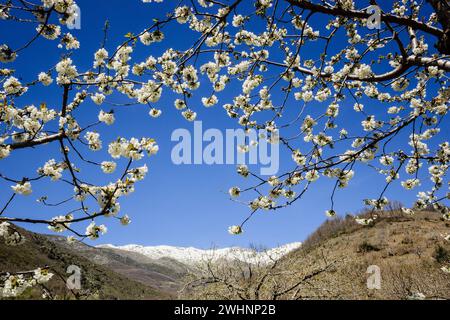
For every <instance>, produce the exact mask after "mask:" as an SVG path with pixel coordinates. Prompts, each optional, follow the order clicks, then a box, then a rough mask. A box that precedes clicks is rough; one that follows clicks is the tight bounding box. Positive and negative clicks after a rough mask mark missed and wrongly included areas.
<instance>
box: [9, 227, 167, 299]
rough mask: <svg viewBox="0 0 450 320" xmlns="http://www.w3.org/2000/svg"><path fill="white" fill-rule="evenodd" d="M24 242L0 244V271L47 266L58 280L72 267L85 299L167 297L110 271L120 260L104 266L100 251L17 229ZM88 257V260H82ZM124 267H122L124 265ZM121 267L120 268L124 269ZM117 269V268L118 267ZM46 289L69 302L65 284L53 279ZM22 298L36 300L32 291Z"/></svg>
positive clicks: (35, 293) (113, 260) (130, 278)
mask: <svg viewBox="0 0 450 320" xmlns="http://www.w3.org/2000/svg"><path fill="white" fill-rule="evenodd" d="M18 229H19V230H20V232H21V234H22V235H24V236H25V238H26V242H25V243H24V244H23V245H21V246H17V247H11V246H6V245H5V244H3V243H2V242H0V270H5V271H9V272H21V271H28V270H33V269H35V268H37V267H43V266H49V267H51V268H52V270H54V271H56V272H57V273H58V274H59V275H61V276H62V277H67V276H69V275H70V274H66V270H67V267H68V266H70V265H76V266H78V267H80V268H81V270H82V278H81V285H82V290H81V291H80V292H78V293H81V294H82V295H83V297H87V298H89V299H165V298H170V297H171V296H172V295H171V294H170V293H167V292H164V291H162V290H160V289H158V288H156V287H152V286H150V285H148V284H147V285H145V284H142V283H140V282H137V281H134V280H132V277H127V276H126V275H124V274H119V273H118V272H115V271H113V270H114V269H113V268H111V267H110V266H108V264H112V265H118V264H119V262H117V261H120V259H116V258H117V257H114V256H110V257H111V259H109V260H108V261H109V262H108V263H106V264H105V263H104V261H106V260H103V261H102V260H101V258H102V257H103V258H105V257H106V256H107V255H106V254H104V253H102V252H98V251H100V250H98V249H95V248H92V247H89V246H87V245H84V244H81V243H78V244H76V245H75V246H72V245H69V244H67V242H66V241H65V239H64V238H62V237H53V236H45V235H40V234H36V233H32V232H28V231H26V230H23V229H20V228H18ZM88 256H90V258H89V259H87V258H86V257H88ZM124 265H125V264H124ZM124 265H123V266H124ZM118 268H119V266H118ZM48 287H49V289H50V290H51V291H52V292H53V293H54V294H57V296H58V298H60V299H73V298H74V296H73V295H72V294H71V293H70V292H69V291H68V290H67V289H66V286H65V282H64V281H63V280H62V279H61V278H60V277H58V276H56V275H55V276H54V277H53V279H52V280H51V281H50V282H49V284H48ZM22 298H33V299H37V298H40V293H38V292H37V291H36V290H32V291H31V292H27V293H26V294H25V295H24V296H22Z"/></svg>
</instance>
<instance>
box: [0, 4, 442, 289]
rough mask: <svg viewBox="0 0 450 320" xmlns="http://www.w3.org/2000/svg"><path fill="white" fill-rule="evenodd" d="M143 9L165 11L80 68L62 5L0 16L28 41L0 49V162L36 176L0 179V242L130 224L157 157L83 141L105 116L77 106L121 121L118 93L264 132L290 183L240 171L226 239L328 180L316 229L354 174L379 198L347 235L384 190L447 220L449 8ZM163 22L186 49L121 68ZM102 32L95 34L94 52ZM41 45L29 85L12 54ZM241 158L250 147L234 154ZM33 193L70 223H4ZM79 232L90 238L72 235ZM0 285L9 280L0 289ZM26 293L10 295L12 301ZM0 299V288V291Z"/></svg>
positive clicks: (137, 144)
mask: <svg viewBox="0 0 450 320" xmlns="http://www.w3.org/2000/svg"><path fill="white" fill-rule="evenodd" d="M134 1H139V0H134ZM142 1H143V2H145V3H149V4H148V5H149V6H155V8H156V7H157V8H158V10H166V11H167V14H166V15H165V18H164V19H159V20H158V19H153V20H150V21H152V22H151V24H150V25H149V26H148V27H147V28H146V29H145V30H124V34H126V40H125V41H121V40H117V39H110V40H109V42H106V41H103V44H102V45H101V46H100V47H99V48H98V50H97V51H96V52H95V54H94V56H93V57H92V60H93V61H92V66H91V68H89V69H86V70H81V69H80V67H79V66H77V65H75V64H74V62H73V59H72V58H73V57H74V56H77V55H81V54H83V55H86V54H88V53H83V50H81V49H80V43H79V41H78V40H77V39H76V37H75V36H74V35H73V34H72V33H71V32H70V29H68V28H67V26H71V25H72V24H73V23H74V21H76V19H77V12H78V11H77V6H76V3H75V1H74V0H42V1H38V0H34V1H24V0H4V1H2V2H1V4H0V19H2V20H5V21H0V23H6V22H8V23H10V24H11V23H13V24H26V25H27V26H30V36H29V39H24V43H23V45H22V46H20V47H13V46H11V45H10V44H8V43H0V62H1V64H2V69H0V85H1V89H0V101H1V103H0V126H1V133H0V161H1V159H6V158H10V157H14V156H15V154H20V156H22V157H29V160H30V166H33V167H35V175H33V176H26V177H23V176H22V175H21V173H20V172H15V171H13V172H4V171H3V168H0V179H2V180H4V181H6V182H8V183H9V184H10V189H9V190H2V193H3V194H5V193H8V192H9V193H10V194H11V195H10V197H9V198H8V200H7V201H6V202H5V204H3V205H2V206H0V236H1V237H2V238H4V240H5V242H6V243H7V244H9V245H19V244H21V243H22V242H23V240H24V239H23V237H22V236H21V235H20V232H19V231H18V230H16V228H15V227H14V223H31V224H42V225H47V226H48V228H49V229H50V230H52V231H54V232H65V231H68V232H71V233H72V234H73V236H70V237H69V240H74V239H75V238H78V239H80V240H82V239H85V238H90V239H96V238H98V237H99V236H100V235H101V234H102V233H105V232H106V230H107V229H106V226H105V225H102V224H98V223H97V222H96V221H97V218H99V217H111V218H113V219H117V220H118V221H120V223H122V224H124V225H126V224H128V223H129V222H130V218H129V217H128V216H126V215H121V214H120V203H119V199H120V198H121V197H123V196H127V195H129V194H131V193H132V192H133V191H134V188H135V185H136V183H137V182H139V181H141V180H143V179H144V177H145V175H146V174H147V170H148V169H147V166H146V164H145V163H144V161H143V158H144V156H145V155H149V156H152V155H155V154H156V153H157V151H158V145H157V143H156V141H155V140H153V139H151V138H149V137H137V138H124V137H123V135H125V133H122V134H120V133H119V136H118V137H117V139H115V140H113V141H103V140H102V137H101V136H100V133H99V132H98V130H97V128H99V127H104V126H113V125H114V121H115V114H114V112H110V111H104V110H101V109H100V110H97V111H96V112H95V114H94V113H93V112H91V111H86V110H85V109H84V105H86V104H88V103H89V102H90V101H92V102H93V103H95V104H96V105H99V106H102V105H106V104H108V106H109V107H110V106H114V107H115V108H120V107H121V105H119V104H113V103H112V101H111V99H112V96H113V94H121V95H124V96H125V97H127V98H128V99H129V100H130V102H129V103H130V104H139V105H142V106H143V107H145V108H148V109H149V116H150V117H153V118H158V117H159V116H160V115H161V114H162V112H163V110H162V109H161V107H159V106H158V101H159V100H160V98H161V96H162V95H163V94H167V95H168V94H170V95H171V96H172V95H175V96H176V98H174V99H173V100H174V101H173V106H174V108H176V109H177V110H179V113H180V116H182V117H184V118H185V119H186V120H187V121H194V120H195V119H196V118H197V113H196V108H199V106H198V104H196V103H195V102H193V101H194V100H193V97H194V96H195V94H196V91H198V90H199V88H200V87H201V88H202V92H209V93H210V94H208V95H204V94H203V96H202V97H201V98H202V99H201V101H202V102H203V105H204V107H208V108H209V107H214V106H217V105H221V106H223V108H224V117H226V116H228V117H230V118H232V119H236V123H237V125H238V126H241V127H242V128H243V129H245V130H250V129H263V130H266V131H267V135H266V136H261V137H260V139H267V140H268V141H269V142H270V143H278V144H280V146H282V147H284V149H285V150H286V151H287V152H289V153H290V154H291V155H292V161H291V163H288V164H285V165H284V166H285V167H289V169H287V170H285V172H281V173H279V174H278V175H276V176H272V177H263V176H259V175H257V174H256V173H253V172H251V171H250V170H249V168H248V167H247V166H245V165H240V166H238V169H237V172H238V174H240V175H241V176H243V177H244V178H246V180H250V181H249V182H247V184H248V185H247V186H246V187H232V188H231V189H230V195H231V197H232V199H233V200H235V201H237V202H239V203H243V204H245V205H248V206H249V207H250V215H249V216H248V217H247V218H246V219H245V220H244V221H243V223H241V224H239V225H236V226H232V227H230V229H229V231H230V233H232V234H240V233H242V232H243V228H244V225H245V224H246V223H247V222H248V221H249V220H250V219H251V217H252V216H253V215H254V214H255V213H256V212H258V211H261V210H277V209H281V208H283V207H286V206H289V205H292V204H294V203H295V202H297V201H298V200H300V199H301V198H302V197H303V195H304V194H305V193H306V192H309V190H310V189H313V188H314V183H315V181H317V180H318V179H330V180H331V181H332V182H333V188H331V189H330V210H329V211H327V215H329V216H334V215H336V212H335V210H334V203H335V196H336V195H337V193H338V190H339V189H340V188H345V187H347V185H348V184H349V182H350V180H351V179H352V178H353V177H354V176H355V175H356V174H357V172H358V169H360V168H362V167H364V166H367V167H368V168H370V169H373V170H375V171H376V172H378V173H379V174H380V175H382V176H384V177H385V181H386V183H385V184H383V185H381V186H380V195H379V197H378V198H376V199H366V200H365V203H366V204H367V205H369V206H371V207H372V208H373V214H372V218H370V219H358V220H357V221H356V222H358V223H361V224H370V223H371V221H373V219H376V217H377V214H378V211H380V210H382V209H383V207H384V206H385V205H387V204H388V202H389V200H388V199H387V198H386V197H385V194H386V192H387V190H388V188H389V186H390V185H391V184H393V183H400V184H401V185H402V186H403V187H404V188H405V189H407V190H411V189H414V190H415V191H417V192H418V200H417V201H416V203H415V204H414V207H413V208H403V210H404V212H405V213H407V214H414V210H416V209H423V208H426V207H428V206H433V207H434V208H435V209H436V210H437V211H440V212H441V214H442V215H443V217H444V219H446V220H449V219H450V214H449V211H448V207H447V206H446V205H445V201H446V200H448V198H449V193H448V190H445V189H446V187H445V185H446V182H445V180H444V179H445V177H446V174H447V170H448V161H449V156H450V146H449V143H448V141H446V140H445V139H446V137H448V124H449V122H448V119H447V118H446V115H447V112H448V101H449V97H450V90H449V88H448V71H450V59H449V58H450V18H449V17H450V13H449V6H448V2H447V1H439V0H428V1H411V0H401V1H379V2H380V3H378V2H377V1H376V0H370V1H353V0H330V1H319V0H253V1H251V3H249V1H242V0H223V1H219V0H180V1H168V0H166V1H165V4H164V7H163V6H161V5H160V4H158V2H162V0H159V1H157V0H155V1H151V0H142ZM151 2H156V3H151ZM250 4H251V5H250ZM369 9H370V10H369ZM430 12H431V13H432V14H431V15H430ZM124 14H126V13H124ZM172 24H176V25H178V28H180V30H186V31H187V32H190V33H191V34H192V35H195V37H193V40H192V44H191V45H190V46H189V47H185V48H182V47H173V48H172V47H170V46H167V48H166V50H165V51H164V53H163V54H161V55H160V56H155V57H154V56H152V55H148V56H147V57H146V59H144V60H138V59H137V58H135V56H136V55H135V53H136V52H141V51H145V48H146V47H148V46H150V47H151V46H152V45H153V44H154V43H161V44H162V45H164V41H165V40H166V39H165V33H164V30H165V28H166V27H167V26H169V25H172ZM107 34H108V28H107V25H105V40H106V38H107ZM39 41H45V42H46V45H47V46H48V50H64V51H65V53H64V54H63V55H62V57H61V59H60V60H59V61H55V62H54V65H52V66H50V67H49V66H42V72H41V73H39V74H37V75H36V76H35V77H34V78H29V76H26V77H25V76H22V75H20V74H17V72H16V71H15V69H14V67H15V65H20V63H21V53H22V52H23V51H24V50H33V47H34V45H35V43H36V42H39ZM56 47H58V48H56ZM145 52H148V51H145ZM37 63H38V62H37ZM235 83H238V84H239V86H240V87H241V88H242V89H241V91H240V92H235V91H233V98H232V99H231V100H229V101H225V100H226V99H228V98H222V94H225V93H227V92H228V91H227V89H228V88H229V87H230V86H231V85H232V84H235ZM43 86H50V87H53V88H54V91H55V93H59V94H60V95H61V104H60V105H59V106H54V107H53V106H52V107H50V106H47V104H46V103H41V102H40V101H37V102H36V103H35V105H25V104H24V103H23V102H22V101H23V97H25V96H27V95H31V94H35V93H36V92H39V90H40V88H42V87H43ZM89 100H90V101H89ZM39 103H41V104H40V105H38V104H39ZM100 108H101V107H100ZM104 108H106V107H104ZM348 109H351V112H352V113H354V114H353V116H352V118H351V120H349V118H347V117H344V116H342V114H343V113H344V112H343V111H345V112H346V114H348ZM79 110H83V112H85V113H91V121H90V122H88V123H85V120H84V119H83V121H81V120H80V119H79V118H78V117H77V114H79V113H77V111H79ZM355 123H356V125H355ZM441 131H442V132H441ZM44 145H56V146H57V149H58V152H56V153H55V154H52V155H50V156H49V159H48V161H46V162H45V163H42V164H37V163H35V162H33V153H34V152H38V151H39V149H40V148H42V147H43V146H44ZM251 147H254V141H248V146H244V147H242V146H240V150H241V151H243V152H246V151H248V150H249V148H251ZM102 148H105V149H107V150H108V153H109V157H108V159H104V161H102V162H97V161H94V160H91V154H92V153H95V152H98V151H99V150H101V149H102ZM83 165H89V166H92V167H97V168H98V169H99V171H103V173H105V174H106V175H111V176H113V177H114V178H112V179H111V180H112V182H111V183H109V184H106V185H103V184H99V183H98V181H96V180H97V179H96V177H92V176H87V175H85V174H83V170H81V169H80V167H81V166H83ZM423 179H426V180H427V181H428V180H429V179H431V187H429V188H428V187H425V186H423V185H425V183H423V184H422V180H423ZM43 181H48V183H50V184H54V183H59V184H60V185H61V189H62V190H67V198H65V199H52V198H51V196H50V195H48V196H44V197H41V198H40V199H38V200H39V202H40V204H41V205H42V206H44V207H55V206H64V205H66V204H68V203H74V209H71V210H70V211H68V212H65V213H63V214H62V215H60V216H56V217H54V218H52V219H44V218H39V217H36V215H35V214H33V215H30V217H26V218H23V217H22V216H21V217H18V216H17V213H15V212H14V211H11V210H10V208H11V204H12V203H13V202H14V201H20V199H21V198H22V197H26V196H32V194H33V185H34V184H35V183H37V182H39V183H42V182H43ZM429 184H430V182H427V185H429ZM83 222H88V223H89V225H88V226H87V228H86V229H85V230H80V228H79V227H78V226H79V225H82V223H83ZM33 272H34V271H33ZM8 277H14V275H9V274H8V275H7V277H3V278H4V279H9V278H8ZM17 277H19V276H17ZM20 277H21V278H22V280H23V279H24V276H23V275H20ZM32 278H33V276H31V277H30V278H29V279H32ZM17 279H19V278H17ZM27 279H28V278H27ZM13 280H14V279H13ZM22 280H21V281H22ZM5 281H9V280H4V282H5ZM11 281H12V280H11ZM11 281H10V282H11ZM34 282H35V281H33V280H30V281H28V282H27V281H26V280H23V281H22V282H20V281H16V280H15V281H14V283H16V286H17V287H18V288H20V286H21V284H20V283H28V284H29V283H34ZM26 285H27V284H24V286H26ZM9 287H11V286H10V285H9V284H8V288H9ZM0 288H7V286H6V284H5V285H3V286H2V285H1V282H0ZM13 289H14V288H13ZM5 290H6V289H3V291H5ZM16 291H17V292H19V291H20V290H16ZM8 292H14V290H10V289H8Z"/></svg>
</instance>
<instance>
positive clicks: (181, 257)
mask: <svg viewBox="0 0 450 320" xmlns="http://www.w3.org/2000/svg"><path fill="white" fill-rule="evenodd" d="M300 246H301V243H300V242H295V243H290V244H286V245H284V246H280V247H277V248H273V249H269V250H264V251H261V252H256V251H255V250H252V249H248V248H239V247H232V248H224V249H209V250H203V249H197V248H193V247H188V248H187V247H186V248H185V247H171V246H154V247H144V246H141V245H136V244H130V245H125V246H114V245H112V244H105V245H99V246H97V247H98V248H107V249H115V250H123V251H129V252H136V253H140V254H142V255H144V256H146V257H149V258H151V259H155V260H158V259H162V258H171V259H174V260H177V261H179V262H181V263H186V264H191V265H192V264H195V263H198V262H201V261H205V260H209V259H211V260H213V261H217V260H221V259H223V260H240V261H247V262H250V263H262V264H264V263H268V262H270V261H271V260H274V259H275V260H277V259H280V258H281V257H283V256H284V255H286V254H287V253H289V252H291V251H293V250H295V249H297V248H299V247H300Z"/></svg>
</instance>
